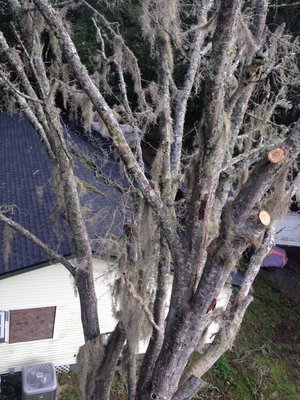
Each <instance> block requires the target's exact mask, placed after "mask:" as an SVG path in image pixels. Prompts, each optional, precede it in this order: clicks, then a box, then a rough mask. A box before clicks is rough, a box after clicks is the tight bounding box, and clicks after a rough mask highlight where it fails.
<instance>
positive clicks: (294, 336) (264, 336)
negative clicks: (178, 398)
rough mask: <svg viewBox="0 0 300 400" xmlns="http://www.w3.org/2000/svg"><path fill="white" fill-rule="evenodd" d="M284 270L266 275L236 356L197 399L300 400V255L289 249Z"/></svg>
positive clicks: (219, 367) (228, 357)
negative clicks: (287, 260)
mask: <svg viewBox="0 0 300 400" xmlns="http://www.w3.org/2000/svg"><path fill="white" fill-rule="evenodd" d="M287 252H288V257H289V262H288V265H287V266H286V267H285V268H284V269H272V270H271V269H268V270H264V269H262V270H261V271H260V273H259V275H258V277H257V279H256V282H255V285H254V297H255V301H254V302H253V303H252V305H251V306H250V309H249V310H248V312H247V314H246V317H245V320H244V322H243V325H242V328H241V331H240V333H239V335H238V338H237V340H236V343H235V345H234V346H233V349H232V351H229V352H227V353H226V354H225V355H224V356H223V357H221V359H220V360H219V361H218V363H217V364H216V365H215V367H214V368H213V369H212V370H211V371H210V373H209V374H207V376H206V377H205V379H206V380H207V381H208V382H209V383H210V385H209V386H208V387H207V389H205V390H204V391H203V392H202V393H201V392H200V394H199V395H198V396H197V397H196V398H195V399H199V400H200V399H201V400H202V399H203V400H204V399H213V400H218V399H220V400H225V399H226V400H272V399H279V400H300V340H299V339H300V320H299V306H300V251H299V249H296V248H287Z"/></svg>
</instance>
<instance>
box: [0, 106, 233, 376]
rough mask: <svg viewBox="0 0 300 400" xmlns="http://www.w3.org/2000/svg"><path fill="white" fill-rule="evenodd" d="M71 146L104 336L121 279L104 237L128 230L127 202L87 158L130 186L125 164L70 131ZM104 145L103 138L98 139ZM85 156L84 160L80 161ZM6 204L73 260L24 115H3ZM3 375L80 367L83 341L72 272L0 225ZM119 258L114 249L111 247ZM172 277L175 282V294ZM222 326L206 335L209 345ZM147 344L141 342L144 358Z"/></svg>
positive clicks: (0, 154) (223, 300) (0, 184)
mask: <svg viewBox="0 0 300 400" xmlns="http://www.w3.org/2000/svg"><path fill="white" fill-rule="evenodd" d="M66 137H67V140H68V142H69V144H70V148H73V150H74V154H75V153H76V154H77V157H74V163H75V173H76V175H77V178H78V180H79V182H80V183H81V185H82V186H83V187H85V188H87V189H86V190H83V193H82V195H81V201H82V204H83V206H84V207H83V208H84V210H85V218H86V221H87V225H88V230H89V235H90V237H91V239H92V244H93V250H94V255H95V258H94V277H95V288H96V295H97V300H98V309H99V324H100V330H101V332H102V333H103V334H105V333H109V332H111V331H112V330H113V329H114V327H115V324H116V320H115V318H114V314H113V306H112V288H113V284H114V281H115V279H116V277H117V268H116V265H115V262H114V258H113V257H107V256H106V257H104V256H103V255H104V254H105V253H107V251H106V250H107V249H106V248H105V241H104V240H103V238H104V237H105V235H107V234H109V235H114V236H118V235H119V234H120V233H121V232H122V221H123V220H122V218H124V216H123V214H122V213H121V212H120V210H121V209H124V208H125V205H126V202H127V201H128V199H126V198H125V196H123V195H122V194H121V193H120V192H119V191H118V190H117V189H114V188H112V187H109V186H107V185H106V184H105V183H104V182H102V181H101V180H99V179H96V178H95V176H94V174H93V173H92V172H90V171H89V170H88V169H86V167H85V164H84V160H85V158H84V154H86V155H88V156H89V157H90V158H92V159H93V160H94V161H95V163H96V164H97V163H98V164H99V168H101V171H102V172H104V173H105V174H106V176H107V177H108V178H110V177H112V178H114V179H117V181H118V184H119V185H122V186H124V187H126V185H127V184H128V183H127V181H126V179H125V178H123V177H122V174H121V171H119V162H118V160H117V158H116V157H114V155H113V153H112V152H109V151H107V150H109V146H110V144H109V142H108V141H106V142H103V143H102V147H103V148H104V149H105V151H103V152H102V151H101V150H99V149H97V151H96V150H95V148H94V147H93V146H92V145H91V144H90V143H89V142H88V141H87V140H86V138H85V137H83V136H81V135H80V132H79V133H77V132H75V130H74V129H68V130H67V131H66ZM98 140H101V139H98ZM80 154H81V155H83V156H82V157H81V156H80ZM0 158H1V164H0V206H1V209H2V210H4V211H6V215H9V216H11V217H12V218H13V219H14V220H15V221H17V222H19V223H20V224H21V225H23V226H24V227H25V228H27V229H28V230H30V231H31V232H32V233H34V234H35V235H36V236H37V237H38V238H40V239H41V240H42V241H44V242H45V243H47V244H48V245H49V246H50V247H51V248H53V249H56V250H57V251H58V252H59V253H61V254H63V255H65V256H67V257H68V256H71V253H72V252H71V247H70V243H69V241H68V228H67V226H66V223H65V221H64V218H63V215H62V214H61V213H60V211H59V208H58V207H57V204H56V196H55V194H54V192H53V186H52V185H53V182H54V180H53V171H52V168H51V165H50V163H49V161H48V159H47V156H46V154H45V151H44V149H43V147H42V145H41V143H40V141H39V138H38V136H37V135H36V133H35V131H34V129H33V127H32V126H31V124H30V123H29V122H28V121H27V120H26V119H25V118H23V117H21V116H16V115H14V116H11V115H9V114H7V113H0ZM0 243H1V254H0V377H1V375H3V374H9V373H13V372H17V371H21V370H22V368H23V367H24V366H28V365H31V364H39V363H45V362H52V363H53V364H54V365H55V367H56V370H57V371H62V370H66V369H68V368H69V366H70V365H72V364H75V363H76V356H77V353H78V349H79V347H80V346H81V345H82V344H83V343H84V338H83V333H82V327H81V319H80V307H79V298H78V295H77V292H76V287H75V285H74V282H73V278H72V276H71V275H70V273H69V272H68V271H67V270H66V268H65V267H63V266H62V265H60V264H57V263H54V262H53V261H52V260H50V259H49V257H48V256H47V255H45V254H44V253H43V252H42V251H41V250H40V249H39V248H37V247H36V246H35V245H34V244H33V243H32V242H31V241H29V240H27V239H25V238H24V237H22V236H21V235H20V234H18V233H15V232H13V231H11V230H10V229H8V228H7V226H5V225H3V224H1V223H0ZM109 252H110V253H109V254H110V255H112V256H113V255H114V254H113V249H109ZM171 279H172V277H171V273H170V285H169V288H170V289H171ZM230 295H231V288H230V287H229V288H228V287H226V288H224V291H223V292H222V293H221V295H220V296H219V298H218V299H216V304H215V305H214V306H216V307H217V308H218V307H222V308H226V306H227V304H228V301H229V298H230ZM216 331H217V329H216V327H215V326H212V327H211V329H209V330H208V332H207V341H208V342H211V341H212V340H213V338H214V335H215V333H216ZM146 346H147V340H146V341H144V342H143V343H141V344H140V348H139V352H141V353H143V352H144V351H145V348H146Z"/></svg>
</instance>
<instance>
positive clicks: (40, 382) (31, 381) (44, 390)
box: [22, 363, 57, 400]
mask: <svg viewBox="0 0 300 400" xmlns="http://www.w3.org/2000/svg"><path fill="white" fill-rule="evenodd" d="M56 389H57V381H56V374H55V368H54V365H53V364H52V363H45V364H35V365H28V366H27V367H24V368H23V370H22V390H23V397H22V398H23V400H55V399H56Z"/></svg>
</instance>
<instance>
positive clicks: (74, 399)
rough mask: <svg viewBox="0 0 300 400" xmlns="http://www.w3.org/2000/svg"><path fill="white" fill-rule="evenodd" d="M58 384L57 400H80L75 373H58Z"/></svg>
mask: <svg viewBox="0 0 300 400" xmlns="http://www.w3.org/2000/svg"><path fill="white" fill-rule="evenodd" d="M58 383H59V386H60V394H59V396H58V400H81V394H80V389H79V384H78V377H77V373H76V372H75V371H69V372H62V373H60V374H59V375H58Z"/></svg>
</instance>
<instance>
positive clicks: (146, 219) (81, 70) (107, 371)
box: [0, 0, 300, 400]
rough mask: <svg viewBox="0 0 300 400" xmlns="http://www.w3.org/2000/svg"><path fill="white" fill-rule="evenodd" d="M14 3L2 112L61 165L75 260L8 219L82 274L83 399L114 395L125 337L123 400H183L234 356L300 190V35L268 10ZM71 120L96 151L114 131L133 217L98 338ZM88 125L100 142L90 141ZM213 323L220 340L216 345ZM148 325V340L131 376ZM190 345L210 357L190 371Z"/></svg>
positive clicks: (59, 190)
mask: <svg viewBox="0 0 300 400" xmlns="http://www.w3.org/2000/svg"><path fill="white" fill-rule="evenodd" d="M7 7H9V8H8V9H7V12H9V15H10V17H11V24H10V25H9V26H5V30H3V32H1V33H0V52H1V65H0V85H1V87H2V89H3V101H2V102H3V107H4V108H5V109H6V110H8V111H10V112H15V111H16V110H19V111H20V112H22V113H24V114H25V115H26V116H27V118H28V119H29V120H30V121H31V123H32V124H33V126H34V127H35V129H36V132H37V134H38V135H39V136H40V138H41V141H42V143H43V145H44V146H45V148H46V150H47V154H48V157H49V159H50V160H51V162H52V163H53V166H54V175H55V176H54V180H53V182H55V184H54V187H55V190H56V195H57V199H58V205H59V207H60V209H61V210H62V211H63V212H64V216H65V219H66V221H67V223H68V225H69V228H70V232H71V236H72V243H73V249H74V251H73V256H74V257H73V259H72V260H66V259H65V258H64V257H63V255H60V254H57V253H56V252H55V251H54V250H53V249H50V248H49V247H48V246H47V244H46V243H42V242H40V241H39V239H38V238H36V237H35V236H34V235H32V234H30V232H28V231H26V230H25V229H24V228H23V227H21V226H20V225H18V224H16V223H15V222H14V221H13V220H12V219H11V218H9V217H8V216H6V215H5V213H2V214H0V220H1V221H2V222H4V223H6V224H8V225H10V226H11V227H12V228H13V229H15V230H17V231H19V232H20V233H22V234H23V235H27V237H28V238H29V239H30V240H32V241H34V242H35V243H36V244H37V245H38V246H40V247H41V248H42V249H43V250H44V251H46V252H48V254H49V255H51V257H52V258H54V259H56V260H57V261H59V262H61V263H62V264H63V265H64V266H65V267H66V268H67V269H68V270H69V271H70V272H71V273H72V275H73V277H74V280H75V284H76V286H77V289H78V293H79V297H80V304H81V317H82V326H83V331H84V336H85V341H86V343H85V345H84V346H83V348H82V349H81V351H80V354H79V358H78V363H79V368H80V380H81V389H82V393H83V398H86V399H90V400H91V399H108V398H109V393H110V388H111V384H112V379H113V375H114V371H115V369H116V366H117V362H118V359H119V357H120V355H121V352H122V349H124V346H125V342H126V346H125V347H126V351H123V355H124V359H125V360H126V365H127V369H128V398H129V399H134V398H136V399H139V400H146V399H174V400H175V399H178V400H179V399H190V398H192V396H193V395H194V394H195V393H197V391H198V390H199V389H200V388H201V385H202V381H201V377H202V376H203V374H204V373H205V372H206V371H207V370H208V369H209V368H210V367H211V366H212V365H213V364H214V363H215V362H216V361H217V359H218V358H219V357H220V356H221V355H222V354H223V353H224V352H225V351H226V350H227V349H228V348H230V347H231V346H232V344H233V342H234V339H235V336H236V334H237V332H238V329H239V327H240V324H241V322H242V319H243V316H244V313H245V312H246V310H247V307H248V306H249V304H250V303H251V301H252V300H253V297H252V294H251V286H252V283H253V281H254V279H255V277H256V275H257V273H258V271H259V268H260V266H261V263H262V260H263V258H264V257H265V255H266V254H267V252H268V250H269V248H270V246H271V244H272V240H273V236H274V227H275V225H276V222H277V221H278V220H279V219H280V218H281V217H282V216H283V215H284V214H285V213H286V212H287V210H288V208H289V205H290V201H291V197H292V196H294V195H295V193H296V192H297V190H298V188H299V184H300V176H299V173H298V169H299V168H298V167H299V165H298V164H299V161H298V156H299V153H300V120H298V121H297V117H298V114H299V110H298V109H297V99H298V96H299V95H298V91H299V68H298V66H299V65H298V63H297V52H298V50H299V41H298V39H297V38H296V37H294V36H293V35H292V34H291V33H286V32H285V27H284V25H277V26H271V25H270V26H267V24H266V19H267V15H268V10H269V5H268V1H267V0H257V1H253V2H242V1H240V0H221V1H213V0H203V1H197V0H195V1H190V2H186V1H180V0H171V1H163V0H143V1H141V2H136V1H129V0H126V1H124V2H122V1H117V0H116V1H112V2H108V1H106V0H103V1H100V0H99V1H88V0H80V1H76V2H74V1H63V0H62V1H58V0H53V1H50V0H9V1H8V2H7ZM83 18H84V19H86V20H88V22H87V25H84V26H83V25H81V22H80V21H81V19H83ZM77 24H78V25H77ZM79 27H80V29H83V32H82V31H81V32H80V31H79ZM62 112H63V113H66V114H68V116H69V118H71V119H72V118H73V119H75V120H76V121H77V122H78V123H80V124H81V125H82V126H83V127H84V130H85V133H86V135H87V136H88V137H89V139H91V140H93V143H94V144H95V145H96V146H97V145H99V144H97V140H95V139H97V134H102V135H105V136H106V137H109V140H110V143H111V144H112V147H113V149H114V152H115V153H116V154H117V155H118V157H119V160H120V164H122V166H123V167H124V170H125V173H126V176H127V178H128V181H129V183H130V184H129V187H128V188H126V190H125V189H124V192H123V195H124V196H128V197H129V198H130V213H126V210H124V220H126V222H125V223H124V226H123V235H122V238H121V239H120V238H117V239H115V240H116V241H117V242H118V248H119V253H118V258H117V260H118V272H119V280H118V290H117V291H116V293H117V296H118V300H119V302H120V304H121V310H122V312H121V313H119V322H118V324H117V326H116V329H115V331H114V332H113V333H112V334H111V335H110V337H109V339H108V341H105V340H104V338H103V337H102V336H101V332H100V329H99V324H98V311H99V312H101V310H97V301H96V295H95V289H94V282H93V257H92V247H91V240H90V238H89V236H88V233H87V229H86V221H85V219H84V216H83V210H82V205H81V203H80V190H79V185H78V182H77V181H76V178H75V176H74V165H73V162H72V157H73V156H72V151H71V149H70V148H69V147H68V142H67V140H66V137H65V135H64V125H63V122H62V119H61V114H62ZM95 122H98V123H99V126H100V133H95V131H93V132H92V133H91V131H92V126H93V123H95ZM125 125H126V126H127V127H130V129H129V131H130V135H131V138H132V139H134V146H130V145H129V142H128V137H126V135H124V130H122V126H123V127H124V126H125ZM141 133H142V134H141ZM97 176H98V177H99V179H106V178H107V177H106V176H105V175H104V174H103V171H102V173H101V171H98V175H97ZM106 181H107V182H108V184H112V185H113V184H114V182H109V180H106ZM115 184H116V183H115ZM107 240H108V239H107ZM109 240H112V238H111V237H110V238H109ZM252 246H255V249H256V251H255V252H254V254H253V255H252V257H251V258H250V261H249V263H248V267H247V270H246V272H245V275H244V280H243V283H242V285H241V287H240V289H239V291H238V292H237V293H236V294H232V295H231V300H230V302H229V304H228V306H227V307H226V309H216V310H214V309H213V307H212V304H213V302H214V301H215V299H216V298H217V297H218V295H219V294H220V292H221V290H222V288H223V287H224V286H225V285H226V284H227V283H228V282H230V276H231V273H232V272H233V271H235V270H237V269H238V268H239V262H240V260H241V259H242V257H244V254H245V251H246V250H247V249H249V248H250V247H252ZM170 266H172V270H173V272H172V274H173V275H172V276H173V279H172V292H171V297H170V299H169V300H168V313H167V316H166V319H165V314H164V313H165V302H166V301H167V299H166V293H167V290H168V285H169V280H168V277H169V274H170ZM212 322H217V323H218V325H219V330H218V332H217V334H216V336H215V339H214V340H213V341H212V343H210V344H209V345H207V344H205V343H204V337H205V335H206V333H207V330H208V327H209V326H210V324H211V323H212ZM145 326H146V327H147V329H146V330H147V332H148V334H150V335H151V339H150V342H149V346H148V349H147V352H146V354H145V355H144V358H143V361H142V362H141V365H140V367H139V368H138V369H137V366H136V346H137V342H138V339H139V338H140V337H141V335H142V332H143V330H144V328H145ZM196 349H197V350H198V351H199V352H200V353H201V357H200V358H199V360H198V361H197V362H196V364H195V365H194V366H193V367H192V368H191V369H190V370H189V371H186V370H185V367H186V365H187V363H188V361H189V359H190V357H191V355H192V354H193V352H194V351H195V350H196ZM137 371H138V372H137Z"/></svg>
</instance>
